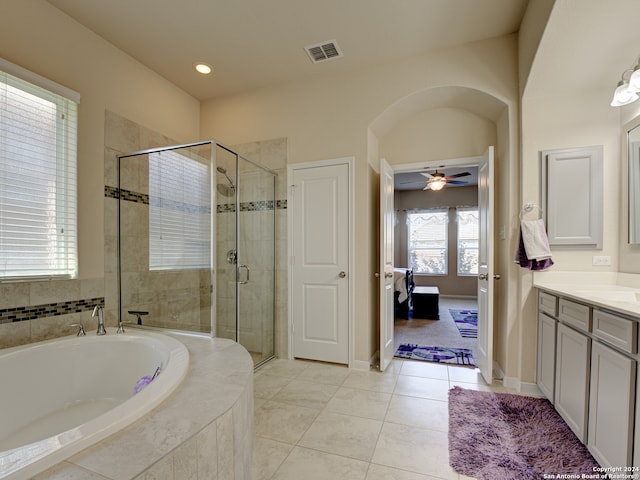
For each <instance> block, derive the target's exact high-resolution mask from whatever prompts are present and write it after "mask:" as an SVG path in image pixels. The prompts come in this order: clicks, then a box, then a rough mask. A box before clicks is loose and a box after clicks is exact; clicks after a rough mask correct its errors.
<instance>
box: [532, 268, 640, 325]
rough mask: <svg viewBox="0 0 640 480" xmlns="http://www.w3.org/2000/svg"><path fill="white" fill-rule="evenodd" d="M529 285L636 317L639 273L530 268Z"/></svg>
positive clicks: (639, 313) (638, 312)
mask: <svg viewBox="0 0 640 480" xmlns="http://www.w3.org/2000/svg"><path fill="white" fill-rule="evenodd" d="M533 286H534V287H536V288H539V289H542V290H545V291H547V292H549V293H554V294H556V295H561V296H563V297H568V298H571V299H574V300H576V301H578V302H584V303H588V304H590V305H594V306H597V307H602V308H606V309H608V310H612V311H615V312H619V313H623V314H626V315H631V316H634V317H640V275H637V274H630V273H617V272H603V273H598V272H553V271H551V272H534V275H533Z"/></svg>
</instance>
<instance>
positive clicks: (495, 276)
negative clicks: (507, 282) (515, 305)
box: [493, 273, 502, 280]
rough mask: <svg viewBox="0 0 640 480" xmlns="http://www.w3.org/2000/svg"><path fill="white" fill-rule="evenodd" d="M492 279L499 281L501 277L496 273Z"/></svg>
mask: <svg viewBox="0 0 640 480" xmlns="http://www.w3.org/2000/svg"><path fill="white" fill-rule="evenodd" d="M493 278H495V279H496V280H500V279H501V278H502V277H501V276H500V274H499V273H496V274H495V275H494V276H493Z"/></svg>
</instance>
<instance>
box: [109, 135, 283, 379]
mask: <svg viewBox="0 0 640 480" xmlns="http://www.w3.org/2000/svg"><path fill="white" fill-rule="evenodd" d="M202 145H211V156H210V159H209V162H210V165H211V200H212V202H211V205H212V206H211V216H212V219H211V234H210V235H211V252H210V253H211V265H210V275H211V293H212V295H211V306H210V316H211V324H210V332H209V333H208V334H206V333H204V332H195V331H191V330H179V329H173V328H167V327H153V326H148V325H147V326H145V325H141V327H142V328H149V329H157V330H163V331H176V332H182V333H185V332H187V333H190V334H196V335H205V336H210V337H216V325H217V322H216V320H217V295H216V292H217V289H218V288H217V287H218V285H217V278H216V273H217V270H218V265H217V258H216V235H217V223H218V222H217V221H216V214H217V204H216V198H215V191H216V188H215V185H216V183H215V172H216V168H217V162H216V160H217V158H216V157H217V156H216V148H217V147H220V148H222V149H224V150H226V151H227V152H229V153H230V154H232V155H233V156H235V162H236V192H235V216H236V231H235V243H236V252H237V251H238V242H239V237H240V222H239V221H238V220H239V216H240V215H239V214H240V188H241V187H240V183H241V178H240V159H242V160H244V161H246V162H248V163H250V164H251V165H252V166H254V167H256V168H259V169H260V170H263V171H264V172H266V173H269V174H270V175H272V176H273V182H274V184H273V199H272V200H273V210H274V214H273V274H272V277H273V278H272V285H273V288H272V292H271V293H272V309H271V310H272V312H271V327H272V328H273V338H272V351H273V353H272V354H271V355H270V356H269V357H267V358H265V359H263V360H261V361H260V362H259V363H257V364H256V365H255V367H258V366H259V365H261V364H263V363H265V362H267V361H268V360H270V359H272V358H274V357H275V355H276V352H275V339H276V333H277V332H276V252H277V247H276V233H277V232H276V227H277V222H276V215H275V210H276V208H277V200H276V197H277V178H278V176H277V173H275V172H273V171H272V170H270V169H267V168H265V167H264V166H262V165H259V164H258V163H256V162H253V161H251V160H249V159H248V158H246V157H244V156H242V155H240V154H239V153H238V152H236V151H235V150H233V149H232V148H229V147H227V146H226V145H224V144H222V143H220V142H218V141H216V140H213V139H210V140H202V141H198V142H192V143H185V144H179V145H169V146H166V147H157V148H149V149H144V150H139V151H135V152H131V153H127V154H122V155H117V159H118V181H117V188H118V208H117V223H118V228H117V233H118V235H117V276H116V277H117V290H118V321H119V322H123V321H124V320H123V319H122V245H121V238H122V232H121V221H122V213H121V206H122V198H121V195H120V192H121V188H122V186H121V175H122V171H121V162H122V159H124V158H128V157H136V156H140V155H149V154H152V153H157V152H164V151H170V150H180V149H185V148H193V147H198V146H202ZM235 278H236V280H235V296H236V298H235V303H236V311H235V324H236V338H235V341H236V343H240V341H239V340H240V320H241V319H240V318H239V316H240V307H239V306H240V301H241V299H240V294H239V292H240V289H239V286H240V283H239V278H238V265H237V263H236V268H235ZM240 344H241V343H240ZM241 345H242V344H241Z"/></svg>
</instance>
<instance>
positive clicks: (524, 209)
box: [520, 203, 544, 220]
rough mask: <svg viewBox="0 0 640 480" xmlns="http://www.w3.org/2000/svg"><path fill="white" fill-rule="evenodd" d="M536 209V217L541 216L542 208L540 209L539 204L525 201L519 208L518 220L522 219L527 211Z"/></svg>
mask: <svg viewBox="0 0 640 480" xmlns="http://www.w3.org/2000/svg"><path fill="white" fill-rule="evenodd" d="M536 209H537V210H538V218H542V217H543V214H544V210H542V208H540V206H539V205H536V204H535V203H525V204H524V206H523V207H522V210H520V220H523V219H524V216H525V215H526V214H527V213H531V212H533V211H534V210H536Z"/></svg>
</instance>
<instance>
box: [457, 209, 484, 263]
mask: <svg viewBox="0 0 640 480" xmlns="http://www.w3.org/2000/svg"><path fill="white" fill-rule="evenodd" d="M456 224H457V226H458V275H477V274H478V236H479V234H480V217H479V213H478V208H477V207H457V208H456Z"/></svg>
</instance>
